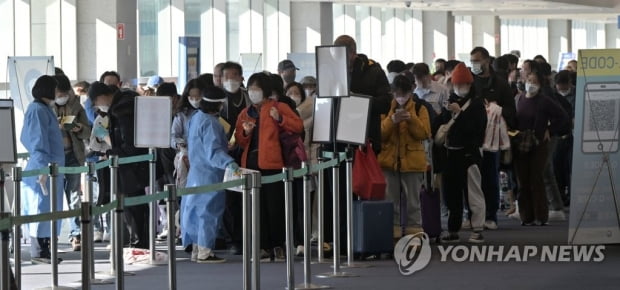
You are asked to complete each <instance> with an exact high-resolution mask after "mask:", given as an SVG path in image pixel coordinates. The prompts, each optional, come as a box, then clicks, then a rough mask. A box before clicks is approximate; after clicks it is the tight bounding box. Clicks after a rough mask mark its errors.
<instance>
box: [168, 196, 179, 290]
mask: <svg viewBox="0 0 620 290" xmlns="http://www.w3.org/2000/svg"><path fill="white" fill-rule="evenodd" d="M166 191H168V200H167V203H168V289H169V290H176V289H177V263H176V261H177V258H176V250H177V248H176V241H175V239H176V236H177V235H176V234H175V233H176V232H177V229H176V224H175V223H174V213H175V212H176V205H177V186H176V185H174V184H167V185H166Z"/></svg>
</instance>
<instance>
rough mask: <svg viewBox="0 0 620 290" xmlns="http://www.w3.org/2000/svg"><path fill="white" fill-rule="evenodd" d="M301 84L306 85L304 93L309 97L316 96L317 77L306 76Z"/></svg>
mask: <svg viewBox="0 0 620 290" xmlns="http://www.w3.org/2000/svg"><path fill="white" fill-rule="evenodd" d="M301 85H302V86H304V93H305V94H306V97H307V98H314V97H315V96H316V78H314V77H313V76H305V77H304V78H303V79H301Z"/></svg>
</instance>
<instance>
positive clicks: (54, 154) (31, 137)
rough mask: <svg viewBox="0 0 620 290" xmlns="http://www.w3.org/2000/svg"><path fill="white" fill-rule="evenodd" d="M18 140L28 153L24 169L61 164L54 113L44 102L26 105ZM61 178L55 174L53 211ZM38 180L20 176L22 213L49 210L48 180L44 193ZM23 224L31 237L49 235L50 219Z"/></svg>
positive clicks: (59, 194) (60, 191)
mask: <svg viewBox="0 0 620 290" xmlns="http://www.w3.org/2000/svg"><path fill="white" fill-rule="evenodd" d="M20 140H21V142H22V144H24V147H26V150H28V153H30V159H28V165H26V168H25V170H26V171H27V170H36V169H41V168H44V167H48V166H49V164H50V163H52V162H55V163H57V164H58V166H64V165H65V151H64V146H63V143H62V133H61V132H60V128H59V127H58V120H57V119H56V115H55V114H54V111H52V109H51V108H50V107H49V106H48V105H46V104H44V103H42V102H39V101H35V102H33V103H31V104H30V105H29V106H28V109H27V110H26V115H25V116H24V127H22V132H21V136H20ZM63 179H64V176H63V175H62V174H59V175H58V182H57V183H56V187H57V189H56V193H57V194H56V201H57V202H56V210H57V211H60V210H62V201H63V184H64V181H63ZM38 180H39V176H33V177H24V179H23V182H22V184H21V189H22V214H23V215H35V214H40V213H46V212H49V211H50V195H49V193H50V180H49V178H48V179H47V184H46V189H47V190H46V191H47V193H48V194H47V195H45V194H44V192H43V190H42V188H41V185H40V184H39V182H38ZM27 226H28V231H29V232H30V236H31V237H37V238H49V237H50V236H51V223H50V222H41V223H31V224H28V225H27ZM57 229H58V231H59V232H60V220H58V221H57Z"/></svg>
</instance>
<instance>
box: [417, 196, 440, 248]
mask: <svg viewBox="0 0 620 290" xmlns="http://www.w3.org/2000/svg"><path fill="white" fill-rule="evenodd" d="M420 204H421V209H422V228H423V229H424V232H425V233H426V234H427V235H428V237H429V238H436V239H439V236H440V235H441V208H440V206H439V190H438V189H435V190H433V191H430V190H428V189H427V187H426V186H422V188H421V189H420Z"/></svg>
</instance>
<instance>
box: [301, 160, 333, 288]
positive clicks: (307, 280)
mask: <svg viewBox="0 0 620 290" xmlns="http://www.w3.org/2000/svg"><path fill="white" fill-rule="evenodd" d="M302 168H305V169H307V172H306V174H305V175H304V283H303V284H298V285H297V286H295V289H297V290H306V289H327V288H330V287H329V286H325V285H315V284H312V281H311V280H312V274H311V269H310V254H311V249H310V235H311V231H312V226H311V222H310V219H311V211H312V207H311V206H310V204H311V201H310V189H309V187H310V178H311V177H312V174H311V173H310V165H309V164H308V163H305V162H304V163H303V164H302ZM319 247H322V246H319Z"/></svg>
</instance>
